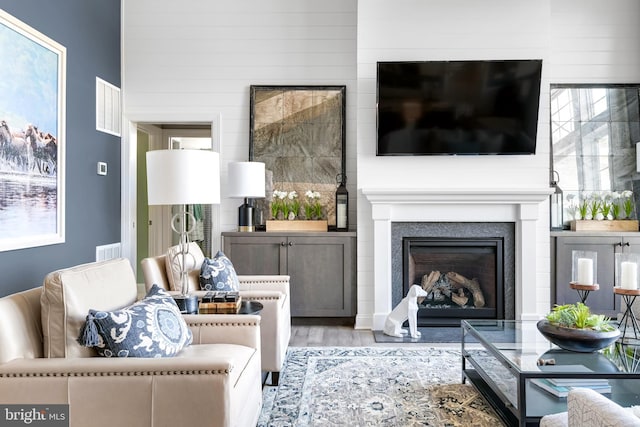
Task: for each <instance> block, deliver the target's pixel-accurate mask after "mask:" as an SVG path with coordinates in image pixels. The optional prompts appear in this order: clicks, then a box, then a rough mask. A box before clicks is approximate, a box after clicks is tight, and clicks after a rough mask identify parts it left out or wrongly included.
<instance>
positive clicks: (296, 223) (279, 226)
mask: <svg viewBox="0 0 640 427" xmlns="http://www.w3.org/2000/svg"><path fill="white" fill-rule="evenodd" d="M327 229H328V225H327V221H326V220H320V221H313V220H309V221H300V220H293V221H288V220H283V221H277V220H267V231H327Z"/></svg>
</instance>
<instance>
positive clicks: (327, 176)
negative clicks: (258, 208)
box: [249, 86, 346, 226]
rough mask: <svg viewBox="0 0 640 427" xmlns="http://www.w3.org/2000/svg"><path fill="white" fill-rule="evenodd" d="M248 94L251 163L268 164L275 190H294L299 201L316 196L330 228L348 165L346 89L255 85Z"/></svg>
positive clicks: (339, 87) (336, 87) (337, 87)
mask: <svg viewBox="0 0 640 427" xmlns="http://www.w3.org/2000/svg"><path fill="white" fill-rule="evenodd" d="M250 91H251V96H250V108H251V114H250V123H251V128H250V139H249V160H251V161H258V162H264V163H265V168H266V169H267V170H268V171H271V172H272V173H273V179H272V183H271V184H272V186H273V190H278V191H285V192H291V191H295V192H296V193H297V194H298V196H299V197H300V198H304V196H305V193H306V192H307V191H316V192H318V193H319V194H320V204H321V205H322V206H324V207H325V208H326V213H327V220H328V223H329V226H332V225H335V192H336V187H337V179H338V175H340V174H344V164H345V161H344V159H345V105H346V99H345V91H346V86H251V88H250ZM268 184H269V183H268ZM270 196H271V194H267V198H266V199H267V200H266V201H267V202H268V201H269V199H270ZM264 209H265V210H266V207H265V208H264ZM267 212H268V211H267Z"/></svg>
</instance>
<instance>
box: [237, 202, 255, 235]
mask: <svg viewBox="0 0 640 427" xmlns="http://www.w3.org/2000/svg"><path fill="white" fill-rule="evenodd" d="M255 229H256V228H255V226H254V224H253V206H251V205H250V204H249V202H248V200H247V199H245V202H244V204H242V205H240V207H239V208H238V231H255Z"/></svg>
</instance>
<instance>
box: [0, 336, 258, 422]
mask: <svg viewBox="0 0 640 427" xmlns="http://www.w3.org/2000/svg"><path fill="white" fill-rule="evenodd" d="M259 356H260V353H259V351H258V350H256V349H254V348H249V347H245V346H238V345H233V344H209V345H194V346H189V347H187V348H185V349H184V350H183V351H182V352H180V353H179V354H178V355H177V356H175V357H166V358H151V359H145V358H103V357H87V358H46V359H14V360H12V361H10V362H7V363H4V364H0V403H2V404H21V405H25V404H47V405H51V404H67V405H69V406H68V410H69V417H70V419H71V421H72V422H71V425H72V426H74V425H76V426H88V425H91V426H95V427H103V426H104V427H107V426H112V425H125V426H133V425H144V426H149V427H158V426H168V425H202V423H203V420H206V421H207V425H210V426H212V427H213V426H216V427H227V426H230V425H238V426H241V425H242V426H249V425H255V424H256V420H257V416H258V414H259V411H260V405H261V402H262V400H261V388H260V385H261V378H260V357H259ZM176 408H180V410H176Z"/></svg>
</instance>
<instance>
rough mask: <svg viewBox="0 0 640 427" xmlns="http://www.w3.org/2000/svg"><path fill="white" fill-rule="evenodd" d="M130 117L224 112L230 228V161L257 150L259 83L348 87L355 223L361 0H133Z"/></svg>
mask: <svg viewBox="0 0 640 427" xmlns="http://www.w3.org/2000/svg"><path fill="white" fill-rule="evenodd" d="M123 16H124V20H123V22H124V25H123V46H124V47H123V49H124V51H123V63H124V76H123V88H124V90H123V92H124V114H125V117H127V116H129V117H149V116H152V117H153V116H156V115H158V114H160V115H162V117H169V116H171V115H175V116H176V117H178V118H180V120H181V121H188V118H189V117H190V116H191V117H202V116H203V114H204V116H207V112H209V113H210V115H211V116H212V117H213V116H215V115H217V114H218V113H220V114H221V117H222V123H221V124H222V131H223V134H222V148H221V169H222V179H221V183H222V187H223V191H222V193H223V199H222V203H221V228H222V230H223V231H227V230H235V229H236V227H237V207H238V206H239V205H240V204H241V200H239V199H227V198H225V197H224V186H225V184H226V171H227V163H228V162H229V161H238V160H247V159H248V155H249V86H250V85H252V84H265V85H270V84H273V85H279V84H282V85H285V84H287V85H291V84H299V85H313V84H322V85H346V86H347V123H346V129H347V135H346V143H347V150H346V157H347V164H346V172H347V176H348V177H349V182H348V185H347V188H348V190H349V192H350V195H351V196H352V198H353V201H352V203H350V206H352V208H353V211H352V212H351V214H352V216H351V218H354V219H355V194H356V191H355V188H356V185H355V177H356V172H355V165H356V151H355V148H356V143H355V140H356V138H355V129H356V127H355V105H356V84H355V82H356V0H327V1H322V2H316V1H312V0H269V1H261V0H242V1H235V0H210V1H202V0H183V1H178V2H176V1H169V0H125V1H124V7H123Z"/></svg>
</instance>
